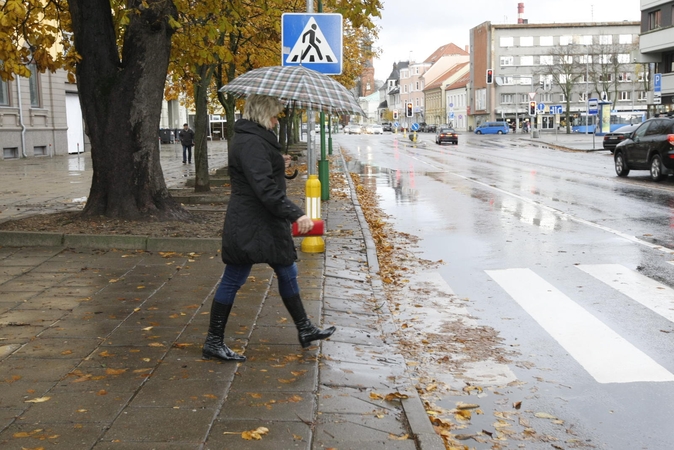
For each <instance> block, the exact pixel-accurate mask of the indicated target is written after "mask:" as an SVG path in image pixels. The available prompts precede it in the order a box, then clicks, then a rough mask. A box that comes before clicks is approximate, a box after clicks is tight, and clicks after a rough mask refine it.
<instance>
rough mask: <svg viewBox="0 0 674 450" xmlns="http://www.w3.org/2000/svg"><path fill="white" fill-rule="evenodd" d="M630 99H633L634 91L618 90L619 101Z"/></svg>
mask: <svg viewBox="0 0 674 450" xmlns="http://www.w3.org/2000/svg"><path fill="white" fill-rule="evenodd" d="M628 100H632V93H631V92H630V91H620V92H618V101H622V102H626V101H628Z"/></svg>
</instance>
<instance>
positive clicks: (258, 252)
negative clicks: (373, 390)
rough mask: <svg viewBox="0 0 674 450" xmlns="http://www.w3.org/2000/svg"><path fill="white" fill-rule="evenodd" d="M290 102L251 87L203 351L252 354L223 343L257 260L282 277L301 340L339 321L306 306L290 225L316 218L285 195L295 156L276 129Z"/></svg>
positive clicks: (232, 157) (238, 132) (230, 357)
mask: <svg viewBox="0 0 674 450" xmlns="http://www.w3.org/2000/svg"><path fill="white" fill-rule="evenodd" d="M282 110H283V104H282V103H281V102H280V101H279V100H277V99H276V98H273V97H268V96H265V95H251V96H249V97H248V99H247V100H246V104H245V107H244V111H243V118H242V119H239V120H238V121H237V122H236V123H235V124H234V137H233V139H232V145H231V148H230V149H229V155H228V163H229V176H230V180H231V186H232V187H231V195H230V200H229V205H228V206H227V212H226V214H225V223H224V227H223V232H222V261H223V262H224V263H225V270H224V273H223V275H222V279H221V280H220V284H219V286H218V288H217V290H216V292H215V296H214V298H213V303H212V305H211V315H210V324H209V327H208V335H207V337H206V342H205V343H204V346H203V349H202V355H203V358H204V359H211V358H216V359H220V360H224V361H245V360H246V357H245V356H243V355H241V354H239V353H236V352H234V351H232V350H231V349H229V348H228V347H227V345H225V344H224V331H225V326H226V325H227V319H228V317H229V314H230V312H231V310H232V305H233V304H234V298H235V297H236V293H237V292H238V291H239V289H240V288H241V286H243V284H244V283H245V282H246V280H247V278H248V275H249V274H250V271H251V269H252V267H253V264H257V263H266V264H269V265H270V266H271V267H272V269H273V270H274V272H275V273H276V277H277V278H278V289H279V293H280V294H281V299H282V300H283V304H284V305H285V307H286V309H287V310H288V313H290V316H291V317H292V319H293V322H294V323H295V326H296V327H297V332H298V338H299V342H300V345H301V346H302V347H303V348H306V347H309V346H310V345H311V342H313V341H316V340H319V339H326V338H328V337H330V336H331V335H332V334H333V333H334V332H335V327H330V328H328V329H325V330H321V329H319V328H317V327H315V326H314V325H313V324H312V323H311V321H310V320H309V319H308V317H307V315H306V312H305V311H304V305H303V304H302V299H301V297H300V289H299V285H298V283H297V265H296V264H295V260H296V259H297V253H296V250H295V244H294V242H293V238H292V234H291V227H290V225H291V224H292V223H293V222H297V226H298V229H299V232H300V233H302V234H304V233H308V232H309V231H311V228H313V226H314V223H313V221H312V220H311V219H310V218H309V217H308V216H307V215H306V214H305V213H304V211H302V209H301V208H300V207H299V206H297V205H295V204H294V203H293V202H291V201H290V200H289V199H288V197H287V196H286V184H285V183H286V182H285V169H286V166H287V165H288V164H289V159H288V158H285V157H284V156H282V155H281V145H280V144H279V143H278V139H277V137H276V135H275V134H274V132H273V131H272V130H273V129H274V128H276V126H277V124H278V119H277V117H276V116H277V115H278V114H279V113H280V112H281V111H282Z"/></svg>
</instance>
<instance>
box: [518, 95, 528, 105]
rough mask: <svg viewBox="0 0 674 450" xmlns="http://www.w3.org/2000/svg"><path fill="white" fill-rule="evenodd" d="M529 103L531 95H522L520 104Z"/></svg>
mask: <svg viewBox="0 0 674 450" xmlns="http://www.w3.org/2000/svg"><path fill="white" fill-rule="evenodd" d="M523 103H529V94H520V98H519V104H520V105H521V104H523Z"/></svg>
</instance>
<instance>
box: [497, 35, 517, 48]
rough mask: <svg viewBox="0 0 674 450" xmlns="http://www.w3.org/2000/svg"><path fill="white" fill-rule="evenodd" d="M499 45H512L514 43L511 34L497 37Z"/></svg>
mask: <svg viewBox="0 0 674 450" xmlns="http://www.w3.org/2000/svg"><path fill="white" fill-rule="evenodd" d="M499 45H500V46H501V47H512V46H513V45H514V38H513V37H512V36H503V37H501V39H499Z"/></svg>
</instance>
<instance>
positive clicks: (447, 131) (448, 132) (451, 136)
mask: <svg viewBox="0 0 674 450" xmlns="http://www.w3.org/2000/svg"><path fill="white" fill-rule="evenodd" d="M445 142H449V143H450V144H458V143H459V135H458V134H456V131H455V130H454V128H449V127H440V128H438V129H437V131H436V132H435V143H436V144H438V145H442V144H444V143H445Z"/></svg>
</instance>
